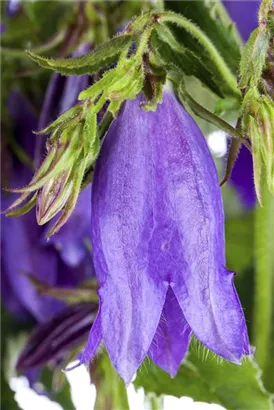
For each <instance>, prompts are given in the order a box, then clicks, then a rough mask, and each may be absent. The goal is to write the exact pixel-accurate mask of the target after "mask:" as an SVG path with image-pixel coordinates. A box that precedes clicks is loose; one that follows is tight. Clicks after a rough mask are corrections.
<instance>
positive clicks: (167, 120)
mask: <svg viewBox="0 0 274 410" xmlns="http://www.w3.org/2000/svg"><path fill="white" fill-rule="evenodd" d="M141 101H142V98H141V97H138V98H137V100H135V101H129V102H127V103H126V104H125V105H124V107H123V109H122V110H121V112H120V114H119V116H118V118H117V119H116V120H115V121H114V122H113V123H112V125H111V127H110V129H109V131H108V133H107V135H106V137H105V140H104V142H103V145H102V149H101V153H100V156H99V159H98V161H97V164H96V169H95V174H94V182H93V188H92V244H93V252H94V264H95V270H96V274H97V277H98V280H99V285H100V289H99V297H100V308H99V312H98V314H97V318H96V320H95V323H94V325H93V327H92V329H91V332H90V335H89V340H88V344H87V347H86V349H85V351H84V353H83V355H82V358H81V360H80V364H81V363H83V362H85V361H86V360H88V359H89V358H90V357H91V356H92V355H93V354H94V353H95V351H96V349H97V347H98V345H99V344H100V342H101V341H103V342H104V344H105V346H106V349H107V351H108V354H109V356H110V359H111V361H112V363H113V365H114V367H115V368H116V370H117V372H118V373H119V374H120V375H121V377H122V378H123V379H124V380H125V382H126V383H128V382H130V380H131V379H132V377H133V375H134V373H135V372H136V370H137V369H138V367H139V366H140V365H141V363H142V361H143V360H144V358H145V356H146V355H147V354H148V355H149V356H150V357H151V358H152V359H153V360H154V361H155V362H156V363H157V364H158V365H159V366H160V367H162V368H163V369H164V370H166V371H167V372H169V373H170V374H171V375H172V376H174V375H175V374H176V371H177V369H178V367H179V365H180V363H181V361H182V359H183V357H184V355H185V353H186V351H187V349H188V344H189V339H190V335H191V333H193V334H194V335H195V336H196V337H197V338H198V339H199V340H200V341H201V342H202V343H203V344H204V345H205V346H207V347H208V348H209V349H210V350H212V351H213V352H215V353H217V354H218V355H220V356H222V357H224V358H225V359H227V360H230V361H232V362H235V363H240V362H241V358H242V356H243V355H245V354H250V348H249V343H248V335H247V330H246V324H245V319H244V314H243V311H242V308H241V305H240V302H239V299H238V296H237V293H236V291H235V288H234V285H233V277H234V273H233V272H229V271H228V270H227V269H226V268H225V254H224V216H223V207H222V200H221V193H220V188H219V183H218V178H217V172H216V168H215V165H214V162H213V160H212V157H211V155H210V153H209V150H208V147H207V144H206V141H205V139H204V137H203V135H202V133H201V132H200V130H199V128H198V127H197V125H196V124H195V122H194V121H193V119H192V118H191V117H190V115H189V114H188V113H187V112H186V111H185V110H184V108H183V107H182V106H180V104H179V103H178V102H177V101H176V99H175V97H174V96H173V95H172V94H170V93H167V92H166V93H165V94H164V97H163V103H162V104H161V105H160V106H159V107H158V109H157V111H156V112H155V113H153V112H145V111H143V110H142V109H141V108H140V103H141Z"/></svg>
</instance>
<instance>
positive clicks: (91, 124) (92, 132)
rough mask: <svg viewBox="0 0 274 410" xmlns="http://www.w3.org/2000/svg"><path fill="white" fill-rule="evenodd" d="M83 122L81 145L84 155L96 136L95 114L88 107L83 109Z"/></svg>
mask: <svg viewBox="0 0 274 410" xmlns="http://www.w3.org/2000/svg"><path fill="white" fill-rule="evenodd" d="M84 116H85V124H84V128H83V147H84V156H85V157H86V156H87V155H88V153H89V150H90V148H91V147H92V145H93V144H94V142H95V140H96V138H97V115H96V113H94V112H93V110H92V109H91V108H90V107H89V108H88V109H87V110H86V111H85V115H84Z"/></svg>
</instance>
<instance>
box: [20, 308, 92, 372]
mask: <svg viewBox="0 0 274 410" xmlns="http://www.w3.org/2000/svg"><path fill="white" fill-rule="evenodd" d="M96 307H97V306H96V305H95V304H92V303H79V304H74V305H72V306H68V307H66V308H65V309H64V310H62V311H61V312H60V313H59V314H57V315H56V316H54V317H53V318H52V319H51V320H49V321H48V322H46V323H43V324H41V325H39V326H37V327H36V329H35V330H34V332H33V333H32V334H31V336H30V338H29V339H28V341H27V343H26V346H25V348H24V350H23V351H22V352H21V354H20V357H19V359H18V362H17V370H19V371H26V370H29V369H32V368H37V367H41V366H44V365H45V364H47V363H48V362H49V361H52V360H53V359H55V360H56V359H58V358H62V357H64V354H65V353H67V352H68V351H69V350H70V349H72V348H75V347H76V346H78V345H79V344H81V343H83V342H84V341H85V340H86V338H87V335H88V331H89V329H90V326H91V325H92V321H93V320H94V311H95V310H96Z"/></svg>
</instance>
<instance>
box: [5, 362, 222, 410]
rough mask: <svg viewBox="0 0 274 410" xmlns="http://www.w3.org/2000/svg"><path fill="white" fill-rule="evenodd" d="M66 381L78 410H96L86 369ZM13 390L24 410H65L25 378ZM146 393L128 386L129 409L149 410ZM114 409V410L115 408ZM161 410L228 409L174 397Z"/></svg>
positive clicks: (69, 375) (14, 381) (70, 374)
mask: <svg viewBox="0 0 274 410" xmlns="http://www.w3.org/2000/svg"><path fill="white" fill-rule="evenodd" d="M67 378H68V381H69V383H70V386H71V396H72V401H73V403H74V406H75V410H93V408H94V403H95V396H96V389H95V387H94V385H92V384H90V381H89V376H88V372H87V370H86V368H85V367H84V366H81V367H78V368H77V369H75V370H73V371H71V372H68V373H67ZM10 387H11V389H12V390H13V391H15V399H16V401H17V402H18V404H19V406H20V407H21V409H22V410H37V409H39V410H66V409H62V407H61V406H60V405H59V404H57V403H54V402H52V401H50V399H48V398H47V397H45V396H39V395H38V394H36V393H35V392H34V391H33V390H31V389H30V388H29V387H28V381H27V379H26V378H25V377H23V376H21V377H18V378H14V377H13V378H12V379H11V380H10ZM144 398H145V395H144V391H143V389H139V390H138V391H137V392H136V391H135V389H134V387H133V385H132V384H131V385H130V386H129V387H128V399H129V405H130V410H146V407H145V405H144ZM113 410H115V409H113ZM162 410H225V409H224V407H222V406H219V405H217V404H208V403H201V402H194V401H193V400H192V399H191V398H189V397H182V398H180V399H177V398H175V397H172V396H165V397H164V407H163V409H162Z"/></svg>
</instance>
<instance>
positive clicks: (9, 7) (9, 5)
mask: <svg viewBox="0 0 274 410" xmlns="http://www.w3.org/2000/svg"><path fill="white" fill-rule="evenodd" d="M21 3H22V1H21V0H7V2H6V14H7V15H8V16H9V17H14V16H16V15H17V14H18V13H19V11H20V8H21Z"/></svg>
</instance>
